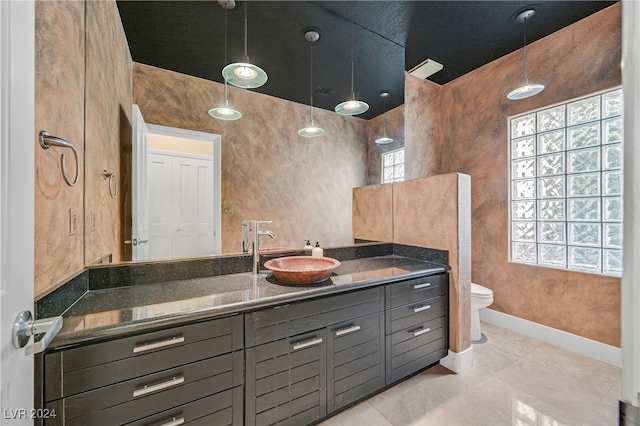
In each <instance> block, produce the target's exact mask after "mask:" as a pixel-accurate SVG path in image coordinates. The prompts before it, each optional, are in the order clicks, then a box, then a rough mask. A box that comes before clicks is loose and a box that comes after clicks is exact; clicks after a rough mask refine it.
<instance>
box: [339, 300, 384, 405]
mask: <svg viewBox="0 0 640 426" xmlns="http://www.w3.org/2000/svg"><path fill="white" fill-rule="evenodd" d="M327 355H328V357H327V410H328V411H329V412H331V411H334V410H337V409H340V408H342V407H344V406H346V405H348V404H350V403H352V402H355V401H357V400H359V399H360V398H363V397H365V396H367V395H369V394H371V393H373V392H375V391H377V390H378V389H380V388H382V387H384V385H385V356H384V316H383V314H382V312H377V313H374V314H371V315H367V316H364V317H360V318H356V319H354V320H351V321H346V322H343V323H340V324H337V325H335V326H331V327H329V328H328V329H327Z"/></svg>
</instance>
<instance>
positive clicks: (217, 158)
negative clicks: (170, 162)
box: [147, 124, 222, 258]
mask: <svg viewBox="0 0 640 426" xmlns="http://www.w3.org/2000/svg"><path fill="white" fill-rule="evenodd" d="M147 128H148V129H149V146H150V147H154V146H155V148H154V149H153V150H151V148H149V149H150V151H153V152H155V153H158V152H164V153H165V154H166V151H170V152H172V155H174V156H176V155H177V156H183V157H184V156H185V153H188V154H186V156H190V157H191V158H193V159H194V161H195V159H198V158H199V159H204V158H206V159H207V161H208V163H207V167H206V172H205V169H204V168H203V167H201V166H198V165H195V167H194V170H197V172H194V173H196V174H197V175H196V176H195V177H193V182H196V183H197V182H198V181H199V182H200V183H198V184H197V187H196V188H195V189H193V190H195V191H196V193H197V194H196V197H197V198H196V201H198V200H200V201H201V202H200V204H194V209H195V210H194V212H195V213H197V214H196V216H194V217H192V218H189V216H188V215H187V214H186V212H184V211H183V212H182V213H183V215H182V218H181V219H179V221H180V223H181V224H182V225H184V226H178V225H176V226H175V227H174V228H175V229H183V231H177V232H182V233H183V234H184V235H183V236H182V237H181V238H180V239H181V240H183V242H182V244H183V245H184V247H185V250H183V251H182V252H184V253H193V254H186V256H192V255H200V254H202V253H206V254H218V253H220V252H221V250H222V238H221V232H220V230H221V228H222V138H221V136H220V135H218V134H214V133H205V132H199V131H196V130H187V129H179V128H175V127H167V126H160V125H157V124H147ZM158 137H161V138H162V137H169V138H175V139H180V140H185V142H187V143H188V142H194V141H195V142H199V143H202V142H206V143H207V144H210V146H211V147H212V150H211V151H210V152H211V153H212V154H211V153H209V154H207V155H206V156H202V155H200V156H199V155H198V154H195V155H193V153H194V152H198V151H197V150H196V151H191V150H182V149H176V148H171V147H167V146H166V145H165V146H163V147H159V146H157V138H158ZM174 151H180V152H174ZM211 157H213V158H211ZM155 159H156V160H157V159H158V158H157V157H155ZM211 160H212V161H211ZM148 167H149V172H148V176H149V177H148V179H149V182H148V187H149V209H150V211H149V232H150V234H149V240H150V246H149V258H155V256H154V254H153V253H156V252H159V253H163V254H166V253H167V252H168V251H167V249H166V247H162V246H161V247H157V248H154V247H152V244H151V242H152V241H153V240H154V235H155V236H156V237H155V238H156V239H157V238H160V235H161V234H160V233H159V232H156V231H159V229H156V230H155V231H154V230H153V229H152V228H154V227H155V228H158V227H160V226H164V225H161V224H163V223H165V220H167V219H166V217H165V216H163V213H160V212H157V211H155V210H156V207H155V206H154V204H155V205H158V206H159V205H166V204H163V203H162V201H158V200H157V201H155V202H152V201H151V197H152V194H151V191H152V189H151V187H152V185H153V186H155V187H156V188H157V191H163V192H164V193H165V194H166V193H167V190H168V188H169V187H167V186H165V187H164V188H159V187H158V185H155V183H153V182H152V179H155V178H154V177H152V175H155V174H157V173H160V171H159V169H160V168H161V165H160V164H155V165H152V164H151V160H149V164H148ZM152 167H155V169H156V170H155V171H154V172H152V171H151V168H152ZM183 172H184V173H186V171H184V170H183ZM205 175H206V182H205V181H203V180H202V179H204V176H205ZM164 182H167V181H164ZM205 183H206V185H205ZM210 196H211V197H213V207H212V210H209V209H211V207H210V206H209V204H208V203H209V199H208V197H210ZM202 200H205V201H206V203H203V202H202ZM152 206H153V207H152ZM178 213H179V212H178ZM178 213H175V214H178ZM153 218H155V220H154V219H153ZM210 218H213V228H211V224H210ZM187 219H189V220H187ZM192 221H195V222H194V223H195V225H193V227H195V229H197V231H191V230H189V231H187V229H189V228H188V227H187V224H188V223H191V222H192ZM154 223H155V225H154ZM189 226H191V225H189ZM175 229H174V230H175ZM188 232H195V235H196V237H197V238H196V239H197V240H198V242H197V243H194V244H195V245H194V244H192V243H191V242H190V243H189V244H187V243H186V241H187V238H186V234H187V233H188ZM210 236H212V237H210ZM211 244H213V246H211ZM187 247H189V250H187V249H186V248H187ZM175 252H176V253H177V252H178V251H175ZM195 253H197V254H195ZM167 256H169V257H173V256H177V255H175V254H174V255H163V256H162V257H167Z"/></svg>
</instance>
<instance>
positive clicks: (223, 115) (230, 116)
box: [209, 0, 242, 121]
mask: <svg viewBox="0 0 640 426" xmlns="http://www.w3.org/2000/svg"><path fill="white" fill-rule="evenodd" d="M219 3H220V5H221V6H222V7H224V63H225V64H226V63H227V10H228V9H233V7H234V6H235V3H234V2H233V1H232V0H227V1H225V2H224V3H221V2H219ZM209 115H210V116H212V117H213V118H217V119H218V120H226V121H234V120H239V119H240V118H242V113H240V111H238V110H236V109H233V108H231V107H230V106H229V98H228V97H227V80H225V81H224V105H223V106H220V107H216V108H211V109H210V110H209Z"/></svg>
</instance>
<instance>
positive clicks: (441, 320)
mask: <svg viewBox="0 0 640 426" xmlns="http://www.w3.org/2000/svg"><path fill="white" fill-rule="evenodd" d="M448 293H449V275H448V274H440V275H432V276H430V277H424V278H417V279H413V280H407V281H402V282H398V283H394V284H388V285H387V286H386V287H385V316H386V319H385V323H386V335H387V337H386V363H387V367H386V380H387V384H391V383H393V382H396V381H398V380H400V379H402V378H404V377H406V376H409V375H411V374H413V373H415V372H417V371H419V370H421V369H423V368H424V367H426V366H428V365H431V364H433V363H435V362H437V361H439V360H440V359H441V358H443V357H444V356H446V355H447V352H448V347H449V344H448V343H449V320H448V313H449V297H448Z"/></svg>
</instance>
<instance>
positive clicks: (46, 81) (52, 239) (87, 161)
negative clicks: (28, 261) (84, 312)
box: [34, 1, 132, 298]
mask: <svg viewBox="0 0 640 426" xmlns="http://www.w3.org/2000/svg"><path fill="white" fill-rule="evenodd" d="M131 68H132V62H131V55H130V54H129V48H128V45H127V43H126V39H125V37H124V30H123V28H122V24H121V23H120V17H119V15H118V9H117V6H116V3H115V2H113V1H110V2H102V1H96V2H83V1H60V2H53V1H51V2H49V1H48V2H36V82H35V83H36V129H37V130H38V131H40V130H47V131H48V132H49V133H50V134H52V135H55V136H59V137H62V138H64V139H66V140H68V141H69V142H71V143H73V144H74V146H75V147H76V149H77V151H78V155H79V160H80V161H79V164H80V175H79V180H78V184H77V185H76V186H75V187H72V188H71V187H69V186H67V185H66V183H65V182H64V181H63V179H62V175H61V174H60V155H61V154H62V153H63V152H65V151H62V150H61V149H60V148H52V149H49V150H47V151H44V150H42V149H41V148H40V147H39V145H37V148H36V159H35V162H36V193H35V208H36V214H37V217H36V219H37V220H36V223H35V282H34V294H35V297H36V298H39V297H41V296H43V295H45V294H47V293H48V292H50V291H51V290H53V289H55V288H57V287H59V286H60V285H61V284H63V283H64V282H66V281H67V280H68V279H69V278H71V277H73V276H74V275H76V274H78V273H79V272H81V271H82V270H83V268H84V265H85V263H91V262H92V261H94V260H95V259H97V258H99V257H102V256H104V255H107V254H112V255H113V257H114V259H115V260H119V259H120V258H121V249H122V248H121V241H122V239H123V238H122V235H121V228H122V227H123V224H122V221H121V219H120V217H121V216H120V212H121V211H124V210H125V209H126V202H125V200H126V199H127V190H126V188H125V186H124V185H122V181H123V180H124V181H126V179H127V177H126V173H127V172H126V169H127V168H126V166H125V167H124V168H122V167H121V163H120V159H121V152H122V151H124V152H125V154H124V156H125V158H126V155H127V154H126V152H127V145H130V141H131V136H130V134H131V126H130V125H129V117H130V115H131V112H130V109H131V99H132V88H131V87H132V86H131ZM85 72H86V75H85ZM85 93H86V98H85ZM35 143H36V144H37V142H35ZM128 149H129V151H130V147H129V148H128ZM72 158H73V155H72V154H71V152H70V151H69V152H66V160H67V161H66V163H67V168H68V169H69V172H70V174H72V176H73V175H75V166H74V165H73V164H72ZM125 164H126V162H125ZM103 169H107V170H109V171H112V172H115V173H116V175H117V176H118V181H119V188H120V194H121V195H120V196H119V197H118V198H116V199H112V198H111V197H110V196H109V195H108V187H107V185H106V182H105V181H104V180H103V179H102V170H103ZM71 209H73V211H74V214H75V215H76V224H75V231H74V235H70V210H71ZM91 213H94V216H95V218H96V221H95V223H96V226H95V229H92V228H91V225H90V224H91V223H92V222H91V220H92V217H91ZM85 224H87V226H85Z"/></svg>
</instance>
